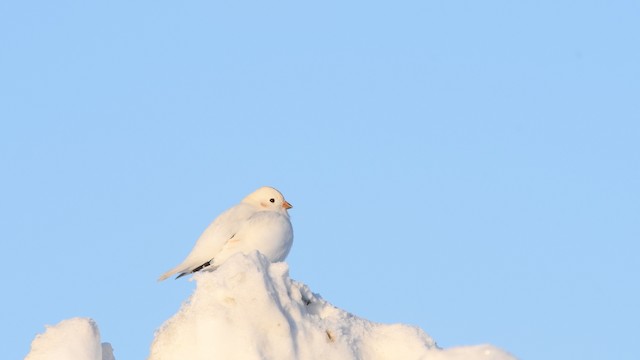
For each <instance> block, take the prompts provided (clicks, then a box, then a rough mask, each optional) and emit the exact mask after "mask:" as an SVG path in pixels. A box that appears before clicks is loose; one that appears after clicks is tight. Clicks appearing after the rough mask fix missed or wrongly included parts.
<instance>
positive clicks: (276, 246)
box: [158, 186, 293, 281]
mask: <svg viewBox="0 0 640 360" xmlns="http://www.w3.org/2000/svg"><path fill="white" fill-rule="evenodd" d="M291 207H292V206H291V204H289V203H288V202H287V201H286V200H285V199H284V196H282V194H281V193H280V192H279V191H278V190H276V189H274V188H272V187H268V186H264V187H261V188H259V189H258V190H256V191H254V192H253V193H251V194H249V195H248V196H247V197H245V198H244V199H242V201H241V202H240V203H239V204H237V205H235V206H233V207H231V208H230V209H228V210H227V211H225V212H223V213H222V214H220V216H218V217H217V218H216V219H215V220H214V221H213V222H212V223H211V224H209V226H208V227H207V228H206V229H205V230H204V232H203V233H202V235H200V238H199V239H198V241H197V242H196V244H195V245H194V247H193V249H192V250H191V253H189V255H187V258H186V259H184V261H183V262H182V263H181V264H180V265H178V266H176V267H175V268H173V269H171V270H169V271H167V272H166V273H164V274H163V275H162V276H160V278H159V279H158V281H162V280H164V279H166V278H168V277H169V276H171V275H173V274H178V276H177V277H176V279H177V278H179V277H182V276H184V275H187V274H191V273H194V272H196V271H200V270H202V269H204V268H206V267H210V268H211V269H215V268H217V267H218V266H220V264H222V263H223V262H224V261H225V260H227V259H228V258H229V257H230V256H231V255H233V254H235V253H238V252H243V253H248V252H251V251H253V250H258V251H260V252H261V253H262V254H263V255H265V256H266V257H267V258H268V259H269V260H270V261H271V262H278V261H283V260H284V259H285V258H286V257H287V255H288V254H289V250H291V245H292V244H293V228H292V227H291V221H289V213H288V212H287V210H288V209H291Z"/></svg>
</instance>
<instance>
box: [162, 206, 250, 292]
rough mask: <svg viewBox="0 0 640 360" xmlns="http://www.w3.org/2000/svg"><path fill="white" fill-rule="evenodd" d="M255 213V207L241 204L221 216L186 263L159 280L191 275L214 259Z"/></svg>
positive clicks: (196, 246) (195, 247)
mask: <svg viewBox="0 0 640 360" xmlns="http://www.w3.org/2000/svg"><path fill="white" fill-rule="evenodd" d="M254 213H255V208H253V206H251V205H247V204H244V203H240V204H238V205H236V206H234V207H232V208H230V209H228V210H227V211H225V212H223V213H222V214H220V216H218V217H217V218H216V219H215V220H214V221H213V222H212V223H211V224H209V226H208V227H207V228H206V229H205V230H204V232H203V233H202V235H200V237H199V238H198V241H196V244H195V245H194V246H193V249H192V250H191V252H190V253H189V255H187V257H186V258H185V259H184V261H183V262H182V263H180V265H178V266H176V267H175V268H173V269H171V270H169V271H167V272H166V273H164V274H163V275H162V276H161V277H160V278H159V279H158V280H164V279H166V278H168V277H170V276H171V275H173V274H177V273H190V272H191V271H193V269H195V268H197V267H198V266H200V265H202V264H204V263H206V262H207V261H210V260H211V259H213V258H214V257H215V256H216V255H217V254H218V252H219V251H220V249H221V248H222V247H223V246H224V244H225V243H226V242H227V241H228V240H229V239H231V238H232V237H233V236H234V235H235V234H236V232H238V230H239V229H240V228H242V226H243V225H244V224H245V223H246V222H247V221H248V219H249V218H250V217H251V216H252V215H253V214H254Z"/></svg>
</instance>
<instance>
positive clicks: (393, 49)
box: [0, 1, 640, 359]
mask: <svg viewBox="0 0 640 360" xmlns="http://www.w3.org/2000/svg"><path fill="white" fill-rule="evenodd" d="M639 13H640V5H638V3H637V2H634V1H607V2H600V1H536V2H511V1H485V2H482V3H480V2H471V1H447V2H433V1H426V2H425V1H396V2H377V1H376V2H371V1H367V2H364V1H362V2H358V1H356V2H350V3H348V4H347V3H345V2H333V1H329V2H327V1H324V2H321V3H314V4H309V3H305V4H301V3H299V2H293V1H286V2H277V3H273V2H272V3H268V4H267V3H263V2H251V1H236V2H234V3H233V4H222V3H213V2H205V1H191V2H188V3H184V2H182V3H180V2H174V1H172V2H169V1H137V2H123V1H111V2H92V3H86V2H79V1H57V2H44V1H31V2H4V3H3V4H1V5H0V44H1V49H2V50H1V52H2V55H1V56H0V169H1V171H2V176H1V177H0V194H1V201H0V238H1V239H2V242H1V244H2V245H1V246H2V248H1V250H2V251H1V254H2V268H3V273H4V274H5V279H4V288H5V291H3V294H4V295H3V297H2V298H3V299H2V306H0V314H1V317H2V319H3V321H2V324H0V337H1V338H2V339H4V341H3V343H4V344H5V345H3V354H5V356H7V358H20V357H22V356H24V355H26V353H27V352H28V350H29V343H30V341H31V340H32V338H33V336H34V335H35V334H36V333H37V332H41V331H42V330H43V326H44V325H45V324H54V323H57V322H59V321H60V320H63V319H65V318H70V317H74V316H88V317H92V318H94V319H95V320H96V321H97V322H98V324H99V326H100V329H101V332H102V336H103V339H104V341H109V342H111V343H112V344H113V346H114V348H115V355H116V357H117V358H118V359H140V358H145V357H146V356H147V354H148V348H149V345H150V343H151V340H152V338H153V332H154V330H155V329H156V328H157V327H158V326H160V325H161V324H162V322H163V321H164V320H166V319H167V318H168V317H169V316H170V315H171V314H173V313H174V312H175V311H176V310H177V309H178V308H179V306H180V303H181V302H182V301H183V300H185V299H186V298H187V297H188V295H189V294H190V292H191V290H192V288H193V284H192V283H190V282H188V281H167V282H163V283H157V282H156V279H157V277H158V276H159V275H160V274H161V273H163V272H164V271H166V270H167V269H169V268H171V267H173V266H174V265H176V264H177V263H178V262H179V261H181V260H182V258H183V257H184V256H185V255H186V254H187V253H188V252H189V250H190V249H191V246H192V245H193V243H194V242H195V240H196V239H197V237H198V235H199V234H200V232H201V231H202V230H203V229H204V228H205V227H206V225H207V224H208V223H209V222H210V221H211V220H213V218H215V216H217V215H218V214H219V213H220V212H221V211H223V210H224V209H226V208H227V207H229V206H231V205H233V204H235V203H236V202H237V201H239V200H240V199H241V198H242V197H244V196H245V195H247V194H248V193H250V192H251V191H253V190H254V189H255V188H257V187H259V186H262V185H272V186H275V187H277V188H279V189H280V190H281V191H282V192H283V193H284V194H285V196H286V198H287V200H289V202H291V203H292V204H293V205H294V208H293V209H292V210H291V211H290V213H291V215H292V222H293V225H294V230H295V242H294V247H293V250H292V252H291V254H290V255H289V258H288V260H287V262H288V263H289V265H290V271H291V275H292V277H293V278H294V279H297V280H300V281H302V282H305V283H307V284H308V285H309V286H310V287H311V288H312V289H313V290H314V291H315V292H317V293H320V294H321V295H322V296H323V297H324V298H325V299H327V300H329V301H331V302H332V303H334V304H335V305H337V306H339V307H341V308H344V309H345V310H347V311H350V312H352V313H354V314H356V315H359V316H363V317H366V318H368V319H370V320H374V321H381V322H404V323H411V324H415V325H418V326H420V327H421V328H423V329H424V330H425V331H426V332H427V333H428V334H430V335H431V336H432V337H433V338H434V339H435V340H436V341H437V342H438V343H439V344H440V345H441V346H443V347H450V346H456V345H470V344H478V343H492V344H495V345H497V346H499V347H502V348H504V349H506V350H508V351H510V352H512V353H513V354H515V355H516V356H518V357H521V358H523V359H566V358H574V359H577V358H579V359H602V358H611V359H614V358H615V359H623V358H631V356H632V354H635V353H637V351H636V350H635V349H634V347H635V346H636V343H637V339H636V337H637V334H638V323H640V311H639V310H638V304H639V303H640V285H639V284H640V283H639V282H638V279H637V276H638V274H639V273H640V265H639V264H640V259H639V257H640V256H639V255H638V254H639V252H640V249H639V245H638V239H640V225H639V221H638V220H639V219H640V205H639V204H640V190H639V188H640V186H639V184H640V162H639V161H638V158H639V155H640V145H639V143H640V141H639V139H640V108H639V102H638V99H639V98H640V65H639V64H640V47H638V46H637V45H636V44H637V42H638V35H640V25H639V22H638V21H637V19H638V15H639Z"/></svg>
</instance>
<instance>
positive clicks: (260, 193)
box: [242, 186, 293, 214]
mask: <svg viewBox="0 0 640 360" xmlns="http://www.w3.org/2000/svg"><path fill="white" fill-rule="evenodd" d="M242 202H243V203H247V204H251V205H253V206H256V207H258V208H259V209H262V210H272V211H278V212H283V213H285V214H288V213H287V210H288V209H291V208H292V207H293V206H291V204H289V203H288V202H287V201H286V200H285V199H284V196H283V195H282V194H281V193H280V191H278V190H276V189H274V188H272V187H269V186H263V187H261V188H259V189H258V190H256V191H254V192H252V193H251V194H249V195H248V196H247V197H245V198H244V199H243V200H242Z"/></svg>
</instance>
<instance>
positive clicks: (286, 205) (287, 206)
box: [282, 200, 293, 209]
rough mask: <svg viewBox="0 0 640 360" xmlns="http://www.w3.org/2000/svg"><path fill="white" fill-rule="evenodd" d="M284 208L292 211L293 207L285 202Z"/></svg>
mask: <svg viewBox="0 0 640 360" xmlns="http://www.w3.org/2000/svg"><path fill="white" fill-rule="evenodd" d="M282 207H283V208H285V209H291V208H292V207H293V206H292V205H291V204H289V203H288V202H287V201H286V200H285V201H284V203H282Z"/></svg>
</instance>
